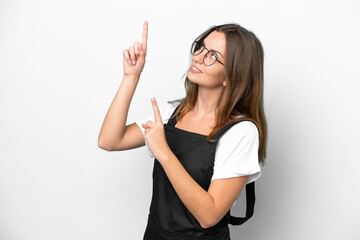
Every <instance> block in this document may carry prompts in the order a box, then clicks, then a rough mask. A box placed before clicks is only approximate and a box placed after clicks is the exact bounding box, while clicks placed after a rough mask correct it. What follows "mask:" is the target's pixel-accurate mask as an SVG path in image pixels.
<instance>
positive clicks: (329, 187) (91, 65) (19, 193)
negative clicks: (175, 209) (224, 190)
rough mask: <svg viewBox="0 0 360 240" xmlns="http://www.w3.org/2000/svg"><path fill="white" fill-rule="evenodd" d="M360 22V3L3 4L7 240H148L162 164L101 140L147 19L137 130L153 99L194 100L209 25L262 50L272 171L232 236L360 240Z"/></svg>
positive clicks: (1, 227)
mask: <svg viewBox="0 0 360 240" xmlns="http://www.w3.org/2000/svg"><path fill="white" fill-rule="evenodd" d="M359 12H360V4H359V2H358V1H355V0H353V1H351V0H345V1H344V0H342V1H340V0H338V1H331V0H330V1H329V0H328V1H314V0H306V1H281V0H275V1H259V0H255V1H209V0H207V1H178V2H172V1H164V0H163V1H144V0H141V1H126V2H125V1H110V0H107V1H94V0H90V1H89V0H88V1H84V0H71V1H70V0H64V1H46V0H31V1H24V0H0V109H1V113H0V114H1V117H0V149H1V150H0V239H1V240H60V239H69V240H79V239H86V240H100V239H107V240H115V239H116V240H118V239H129V240H133V239H134V240H137V239H142V236H143V232H144V229H145V226H146V220H147V214H148V211H149V204H150V200H151V184H152V183H151V180H152V179H151V174H152V166H153V159H152V158H150V156H149V155H148V153H147V150H146V148H145V147H142V148H138V149H133V150H129V151H123V152H106V151H104V150H102V149H100V148H98V146H97V137H98V134H99V131H100V128H101V124H102V121H103V120H104V117H105V114H106V112H107V110H108V108H109V106H110V103H111V101H112V99H113V97H114V96H115V93H116V91H117V89H118V87H119V85H120V83H121V80H122V74H123V67H122V52H123V50H124V49H125V48H128V47H129V46H130V45H133V43H134V41H141V32H142V25H143V22H144V21H145V20H147V21H148V22H149V39H148V55H147V62H146V64H145V68H144V71H143V74H142V76H141V79H140V82H139V85H138V88H137V89H136V92H135V95H134V97H133V100H132V103H131V106H130V111H129V114H128V120H127V122H128V124H130V123H133V122H135V121H136V120H138V119H140V118H142V117H143V116H145V115H146V114H148V113H150V112H151V111H152V108H151V102H150V98H151V97H156V99H157V101H158V102H159V103H162V102H164V101H166V100H172V99H175V98H179V97H183V96H184V93H185V91H184V85H183V80H184V79H183V78H182V76H183V74H184V73H185V71H186V69H187V67H188V64H189V54H190V52H189V51H190V45H191V43H192V41H193V40H194V39H195V38H196V37H197V36H198V35H199V34H200V33H202V32H203V31H205V30H206V29H208V28H209V27H210V26H212V25H216V24H223V23H232V22H236V23H239V24H241V25H242V26H244V27H245V28H247V29H249V30H251V31H253V32H254V33H255V34H256V35H257V36H258V38H259V39H260V40H261V41H262V44H263V47H264V50H265V92H264V94H265V95H264V96H265V112H266V116H267V120H268V126H269V140H268V154H267V159H266V161H267V164H266V165H265V166H264V167H263V168H262V176H261V177H260V179H259V180H258V181H257V185H256V194H257V201H256V208H255V215H254V217H253V218H252V219H250V220H249V221H248V222H246V223H245V224H244V225H242V226H240V227H231V234H232V239H248V240H252V239H254V240H255V239H256V240H269V239H277V240H288V239H291V240H302V239H311V240H312V239H326V240H338V239H344V240H358V239H360V231H359V228H358V226H359V222H360V207H359V202H360V188H359V183H360V177H359V173H360V162H359V160H360V158H359V152H358V148H359V146H360V144H359V143H360V142H359V136H360V128H359V119H358V118H359V104H358V102H359V97H358V93H359V90H360V89H359V81H360V77H359V56H360V47H359V42H360V26H359V23H360V15H359ZM244 199H245V198H244V194H241V196H240V198H239V199H238V201H237V204H236V205H235V206H234V207H233V209H232V212H233V213H234V214H236V215H242V214H243V213H244V205H245V202H244Z"/></svg>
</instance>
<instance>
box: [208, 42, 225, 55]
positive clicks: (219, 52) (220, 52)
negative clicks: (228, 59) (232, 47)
mask: <svg viewBox="0 0 360 240" xmlns="http://www.w3.org/2000/svg"><path fill="white" fill-rule="evenodd" d="M203 44H204V46H205V47H206V45H205V41H203ZM209 50H211V51H214V52H218V53H219V54H220V55H221V56H222V57H223V58H225V57H224V56H223V55H222V54H221V52H219V51H217V50H215V49H209Z"/></svg>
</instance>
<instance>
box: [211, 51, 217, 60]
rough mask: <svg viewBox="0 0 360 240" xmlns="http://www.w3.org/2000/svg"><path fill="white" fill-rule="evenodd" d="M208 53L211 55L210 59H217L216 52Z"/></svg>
mask: <svg viewBox="0 0 360 240" xmlns="http://www.w3.org/2000/svg"><path fill="white" fill-rule="evenodd" d="M210 55H211V58H212V59H214V60H216V59H217V55H216V53H214V52H211V53H210Z"/></svg>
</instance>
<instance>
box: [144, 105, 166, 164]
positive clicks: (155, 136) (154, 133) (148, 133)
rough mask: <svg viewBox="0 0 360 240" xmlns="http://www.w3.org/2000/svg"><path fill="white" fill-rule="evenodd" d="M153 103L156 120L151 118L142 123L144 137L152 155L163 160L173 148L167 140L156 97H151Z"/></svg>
mask: <svg viewBox="0 0 360 240" xmlns="http://www.w3.org/2000/svg"><path fill="white" fill-rule="evenodd" d="M151 103H152V107H153V110H154V115H155V122H152V121H150V120H149V121H147V122H146V124H144V123H143V124H142V127H143V128H145V134H144V139H145V141H146V144H147V145H148V147H149V149H150V151H151V153H152V155H153V156H154V157H155V158H156V159H157V160H159V161H161V160H162V159H165V158H166V156H167V154H169V153H170V152H171V150H170V147H169V145H168V143H167V141H166V137H165V129H164V124H163V122H162V119H161V115H160V111H159V108H158V105H157V103H156V100H155V98H153V99H151Z"/></svg>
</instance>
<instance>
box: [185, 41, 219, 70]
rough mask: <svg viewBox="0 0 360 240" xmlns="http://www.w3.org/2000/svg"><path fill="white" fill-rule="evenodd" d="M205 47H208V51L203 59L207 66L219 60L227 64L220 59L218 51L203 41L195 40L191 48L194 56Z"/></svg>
mask: <svg viewBox="0 0 360 240" xmlns="http://www.w3.org/2000/svg"><path fill="white" fill-rule="evenodd" d="M204 49H206V51H207V53H206V54H205V55H204V61H203V62H204V64H205V65H206V66H211V65H213V64H214V63H215V62H219V63H221V64H222V65H225V64H223V63H222V62H220V61H219V60H218V55H217V53H216V52H215V51H213V50H209V49H207V48H206V47H205V46H204V44H203V43H202V42H198V41H194V43H193V44H192V48H191V54H192V55H194V56H196V55H199V54H200V53H202V52H203V51H204Z"/></svg>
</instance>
